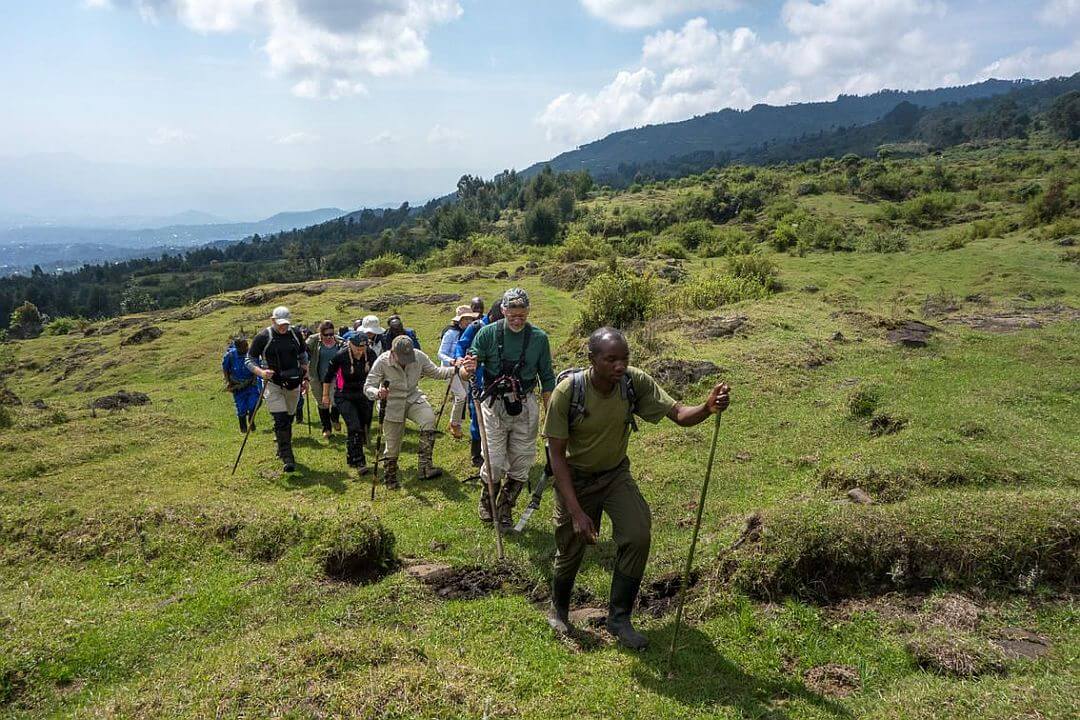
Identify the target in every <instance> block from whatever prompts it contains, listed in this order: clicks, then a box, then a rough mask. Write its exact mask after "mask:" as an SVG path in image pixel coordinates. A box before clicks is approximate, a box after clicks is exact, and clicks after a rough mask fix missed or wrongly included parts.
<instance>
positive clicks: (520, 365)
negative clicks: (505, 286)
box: [469, 288, 555, 529]
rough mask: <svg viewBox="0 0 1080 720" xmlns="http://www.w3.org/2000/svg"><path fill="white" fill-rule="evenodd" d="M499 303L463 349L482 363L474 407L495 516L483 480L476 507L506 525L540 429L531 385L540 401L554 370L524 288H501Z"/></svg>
mask: <svg viewBox="0 0 1080 720" xmlns="http://www.w3.org/2000/svg"><path fill="white" fill-rule="evenodd" d="M502 309H503V319H502V320H499V321H497V322H493V323H490V324H488V325H485V326H484V327H482V328H481V329H480V331H479V332H478V333H476V337H475V338H473V342H472V346H471V347H470V348H469V354H470V355H475V356H476V361H477V365H478V367H482V368H483V381H484V394H483V400H482V401H481V402H479V403H477V410H478V411H479V412H480V413H481V414H482V416H483V417H482V419H483V421H484V428H485V430H486V435H487V455H488V457H487V458H485V461H484V462H485V467H484V468H482V469H481V476H482V477H491V478H492V483H493V485H494V486H495V488H496V496H495V512H496V515H497V516H498V517H496V518H493V517H492V515H491V499H490V497H489V491H488V485H487V483H482V485H481V491H480V503H479V505H478V506H477V510H478V513H479V515H480V519H481V520H483V521H484V522H491V521H492V520H495V521H497V522H499V523H500V524H501V525H502V526H503V527H504V528H507V529H509V528H510V527H512V526H513V524H514V523H513V519H512V515H513V509H514V503H515V502H516V501H517V498H518V495H520V494H521V489H522V488H524V487H525V481H526V480H527V479H528V477H529V470H530V468H532V466H533V463H534V462H535V461H536V436H537V434H538V433H539V432H540V407H539V403H537V401H536V387H537V386H538V385H539V386H540V395H541V399H542V401H543V403H544V406H545V407H546V406H547V401H548V398H549V397H550V396H551V391H552V389H553V388H554V387H555V373H554V371H552V369H551V347H550V345H549V344H548V337H547V334H546V333H545V332H544V331H543V330H541V329H540V328H538V327H536V326H534V325H532V324H530V323H529V322H528V320H529V296H528V294H527V293H526V292H525V291H524V290H522V289H521V288H512V289H510V290H507V291H506V293H504V294H503V299H502ZM489 472H490V473H491V474H490V475H488V473H489ZM504 477H505V480H504V479H503V478H504ZM500 483H501V488H500Z"/></svg>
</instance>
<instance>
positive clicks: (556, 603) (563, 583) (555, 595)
mask: <svg viewBox="0 0 1080 720" xmlns="http://www.w3.org/2000/svg"><path fill="white" fill-rule="evenodd" d="M573 591H574V578H570V579H569V580H567V579H559V578H555V579H554V580H552V581H551V606H550V607H549V608H548V616H547V622H548V625H550V626H551V629H552V630H554V631H555V632H556V633H557V634H559V635H569V634H570V633H571V632H573V631H574V626H573V625H571V624H570V595H571V594H572V593H573Z"/></svg>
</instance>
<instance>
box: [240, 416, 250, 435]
mask: <svg viewBox="0 0 1080 720" xmlns="http://www.w3.org/2000/svg"><path fill="white" fill-rule="evenodd" d="M237 419H238V420H239V421H240V432H242V433H244V434H245V435H246V434H247V425H248V424H247V415H241V416H240V417H239V418H237Z"/></svg>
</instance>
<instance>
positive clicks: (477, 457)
mask: <svg viewBox="0 0 1080 720" xmlns="http://www.w3.org/2000/svg"><path fill="white" fill-rule="evenodd" d="M469 447H470V449H471V450H472V464H473V467H480V466H481V465H483V464H484V456H483V454H481V452H480V441H479V440H472V441H470V443H469Z"/></svg>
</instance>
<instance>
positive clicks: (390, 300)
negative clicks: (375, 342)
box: [347, 293, 461, 312]
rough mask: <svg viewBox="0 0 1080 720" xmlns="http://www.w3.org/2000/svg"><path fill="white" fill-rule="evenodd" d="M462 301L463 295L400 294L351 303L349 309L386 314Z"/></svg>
mask: <svg viewBox="0 0 1080 720" xmlns="http://www.w3.org/2000/svg"><path fill="white" fill-rule="evenodd" d="M460 300H461V293H432V294H429V295H408V294H405V293H400V294H396V295H383V296H380V297H377V298H371V299H370V300H362V301H360V302H356V303H350V304H349V305H348V306H347V307H360V308H366V309H368V310H371V311H372V312H386V311H387V310H397V309H398V308H400V307H403V306H405V305H443V304H445V303H456V302H459V301H460Z"/></svg>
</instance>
